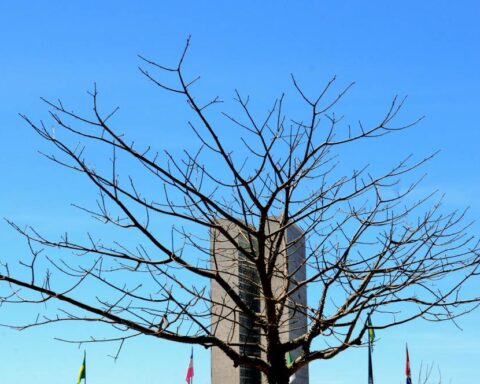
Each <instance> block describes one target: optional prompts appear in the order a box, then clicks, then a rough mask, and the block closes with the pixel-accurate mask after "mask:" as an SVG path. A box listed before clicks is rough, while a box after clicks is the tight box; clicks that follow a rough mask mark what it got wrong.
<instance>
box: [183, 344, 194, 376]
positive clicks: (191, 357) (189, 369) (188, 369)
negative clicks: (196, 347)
mask: <svg viewBox="0 0 480 384" xmlns="http://www.w3.org/2000/svg"><path fill="white" fill-rule="evenodd" d="M185 381H186V382H187V384H192V383H193V347H192V354H191V355H190V363H189V364H188V368H187V375H186V376H185Z"/></svg>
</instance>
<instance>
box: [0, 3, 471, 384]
mask: <svg viewBox="0 0 480 384" xmlns="http://www.w3.org/2000/svg"><path fill="white" fill-rule="evenodd" d="M479 17H480V3H479V2H478V1H476V0H470V1H467V0H459V1H456V2H452V1H446V0H437V1H433V0H430V1H413V0H407V1H401V2H400V1H397V2H393V1H377V0H376V1H304V0H299V1H261V2H259V1H236V2H234V1H169V2H166V1H164V2H158V1H138V2H133V1H124V0H122V1H110V0H109V1H88V0H85V1H65V0H64V1H57V0H50V1H46V0H38V1H36V0H30V1H23V0H16V1H6V0H4V1H0V41H1V44H0V132H1V141H0V172H1V179H0V180H1V181H0V216H1V217H8V218H10V219H13V220H15V221H17V222H18V223H20V224H32V225H35V226H37V227H38V228H42V229H43V230H44V231H46V232H47V233H52V234H56V233H62V232H63V231H64V230H69V231H70V232H73V233H75V232H76V231H77V232H81V233H84V232H85V231H86V230H87V229H88V228H89V225H90V224H89V221H88V219H87V218H86V217H78V218H77V217H76V216H75V213H76V211H74V210H73V209H72V208H71V207H70V206H69V203H71V202H76V201H78V200H81V201H90V200H88V196H89V194H90V193H91V192H92V189H91V188H89V187H88V186H87V185H86V184H85V182H84V181H85V180H83V179H80V178H77V177H75V176H74V175H71V174H69V173H67V172H65V171H64V170H61V169H58V168H57V167H55V166H53V164H51V163H49V162H47V161H46V160H44V159H42V158H41V157H40V156H39V155H38V153H37V151H38V150H41V149H46V146H45V143H43V142H41V141H40V140H39V138H38V137H36V136H35V135H34V134H33V132H32V131H31V130H29V129H28V128H27V127H26V125H25V124H24V123H23V122H22V121H21V120H20V119H19V118H18V115H17V113H18V112H23V113H27V114H28V115H29V116H31V117H33V118H43V117H45V116H46V110H45V107H44V105H42V103H41V102H40V100H39V97H40V96H46V97H52V98H56V97H61V98H62V100H64V101H65V102H68V104H69V105H70V106H72V107H77V106H78V108H83V107H85V106H86V102H87V97H86V93H85V91H87V90H89V89H90V88H91V85H92V83H93V82H94V81H96V82H97V83H98V85H99V87H100V89H101V91H102V92H103V93H102V95H103V98H104V99H103V100H104V102H105V103H106V104H108V105H119V106H120V107H121V115H120V116H119V118H118V120H117V121H119V122H120V123H121V125H122V126H125V127H129V129H130V132H131V133H132V137H133V136H135V137H139V138H141V139H143V140H147V141H151V142H152V143H153V144H154V145H155V146H156V147H157V148H158V149H163V148H175V147H176V146H178V145H179V144H181V145H186V146H188V145H189V142H188V137H187V138H186V139H185V136H182V140H179V138H178V137H177V136H176V133H177V132H182V131H181V129H184V124H183V119H182V115H181V113H177V112H179V111H180V110H181V108H180V107H178V106H176V101H175V100H172V99H171V98H166V97H165V94H163V93H161V92H159V91H158V90H157V89H154V88H153V87H152V86H151V85H149V84H148V83H147V82H146V81H145V80H144V78H142V77H141V75H140V74H139V73H138V70H137V66H138V64H139V61H138V59H137V57H136V55H137V54H139V53H140V54H143V55H146V56H149V57H152V58H157V59H161V60H166V61H169V60H174V59H175V58H176V57H177V54H178V52H179V50H180V49H181V47H182V46H183V43H184V40H185V37H186V36H187V35H188V34H191V35H192V37H193V40H192V49H191V52H190V56H189V62H188V68H189V71H191V72H192V73H198V74H201V75H202V82H203V83H202V85H201V86H200V87H199V92H200V95H199V96H204V95H216V94H219V95H221V96H222V97H223V98H230V97H231V96H232V95H233V90H234V89H235V88H238V89H240V90H241V91H243V92H244V93H248V94H251V95H253V96H254V97H255V99H256V100H258V101H259V103H260V104H262V103H264V102H267V101H269V100H271V99H272V98H273V97H275V96H276V95H278V93H280V92H282V91H288V92H289V91H291V85H290V83H289V74H290V73H291V72H293V73H295V74H296V75H297V76H298V77H299V78H300V79H302V80H303V81H304V82H305V83H307V84H308V89H309V90H311V91H313V90H315V89H317V85H318V87H320V85H321V84H323V82H324V81H325V80H326V79H328V78H329V77H330V76H332V75H334V74H336V75H337V76H338V78H339V81H340V82H342V83H347V82H350V81H353V80H354V81H356V82H357V85H356V87H355V88H354V90H353V92H352V94H351V95H350V96H349V98H348V99H347V100H346V102H345V105H346V107H345V108H346V111H348V113H349V115H350V117H351V118H354V119H356V118H362V119H367V120H368V119H374V118H375V117H376V116H378V113H380V112H381V111H382V110H383V108H384V107H385V106H386V104H387V103H388V101H389V100H390V99H391V97H392V96H393V95H395V94H400V95H405V94H408V95H409V102H408V105H407V108H406V112H405V116H406V117H417V116H419V115H423V114H425V115H426V116H427V118H426V120H425V121H423V122H422V123H421V125H420V126H419V127H418V128H416V129H414V130H411V131H409V132H407V133H405V134H403V135H400V136H397V137H396V138H395V140H392V141H389V142H388V144H387V146H384V147H383V148H376V149H375V151H378V152H377V153H378V154H380V155H381V156H385V161H392V162H393V161H394V160H396V159H398V158H400V157H403V156H405V155H408V154H410V153H415V154H418V155H419V156H420V155H426V154H429V153H431V152H432V151H434V150H437V149H441V150H442V152H441V154H440V155H439V156H438V157H437V158H436V160H435V161H434V162H432V163H430V164H428V165H427V167H426V168H425V171H427V172H428V174H429V176H428V178H427V180H426V182H425V183H424V184H423V186H422V188H425V190H429V189H437V188H439V189H441V190H443V191H444V192H445V193H446V204H447V206H448V207H450V208H453V209H455V208H462V207H465V206H470V207H471V210H470V213H469V218H470V219H478V218H479V217H480V203H479V200H478V196H479V195H480V182H479V177H478V169H479V165H480V151H479V150H478V143H479V139H480V131H479V120H478V111H479V110H480V109H479V104H480V96H479V95H480V92H479V89H480V71H479V68H480V50H479V49H478V42H479V41H480V23H479V22H478V20H479ZM170 103H171V104H170ZM352 115H353V116H352ZM159 127H162V128H161V129H163V130H162V131H161V134H159V129H160V128H159ZM165 127H175V129H165ZM178 127H180V128H178ZM178 129H180V131H178ZM360 160H361V154H359V153H354V154H352V158H351V161H352V163H353V162H356V161H360ZM91 196H92V198H91V200H93V199H94V196H93V195H91ZM478 229H479V225H478V224H476V225H475V227H474V231H476V232H478ZM25 254H26V247H25V245H24V243H23V242H22V241H21V239H20V238H19V237H18V236H16V235H15V234H14V233H13V232H12V231H11V230H10V229H9V228H8V227H7V225H6V224H4V223H0V259H1V260H2V261H9V260H10V261H11V260H16V259H18V258H19V257H21V256H22V255H25ZM34 317H35V313H34V312H33V311H30V310H29V309H28V308H20V307H17V308H15V309H14V310H12V311H9V312H6V311H4V310H2V309H0V322H8V321H23V320H24V321H28V320H31V319H33V318H34ZM479 323H480V311H478V312H477V313H475V314H472V315H470V316H468V317H465V318H463V319H461V320H460V321H459V324H460V325H461V327H462V328H463V331H459V330H458V329H457V328H455V327H454V326H453V325H452V324H440V325H435V324H430V323H428V324H426V323H423V322H421V321H420V322H415V323H412V324H409V325H405V326H403V327H401V328H398V329H397V330H391V331H388V332H383V333H381V332H378V333H377V336H378V337H379V338H380V341H379V342H378V345H377V347H376V350H375V371H376V382H377V383H380V384H382V383H402V382H404V374H403V366H404V343H405V342H406V341H408V343H409V346H410V350H411V358H412V369H413V372H414V376H416V373H417V372H418V368H419V365H420V363H421V362H422V361H423V362H424V363H431V362H434V363H436V364H438V365H439V366H440V368H441V371H442V376H443V378H444V382H449V379H452V383H453V384H467V383H468V384H471V383H472V382H475V381H476V379H477V378H478V377H479V376H480V366H479V364H478V361H479V359H480V348H479V346H478V341H479V340H480V331H479V329H478V324H479ZM88 331H89V330H88V329H86V328H85V327H84V326H82V325H81V324H77V325H75V326H73V325H70V326H68V327H67V326H61V327H48V328H42V329H35V330H30V331H25V332H22V333H19V332H13V331H10V330H7V329H0V340H1V342H0V382H1V383H2V384H24V383H27V382H35V383H36V384H47V383H48V384H60V383H62V384H64V383H68V382H72V383H73V382H74V380H75V378H76V374H77V371H78V368H79V365H80V362H81V358H82V354H83V352H82V350H79V349H78V348H76V347H75V346H73V345H69V344H64V343H61V342H57V341H54V340H53V337H54V336H61V337H68V336H71V335H75V336H77V335H88ZM114 351H115V346H114V345H95V346H90V347H89V348H88V358H89V361H88V376H89V379H88V383H89V384H100V383H101V384H105V383H116V384H127V383H132V382H135V383H139V384H141V383H172V384H173V383H183V382H184V381H183V380H184V379H183V378H184V374H185V370H186V366H187V363H188V356H189V347H187V346H182V345H180V346H179V345H174V344H169V343H166V342H162V341H160V342H159V341H157V340H150V339H148V338H142V339H138V340H136V341H133V342H131V343H129V344H127V345H126V346H125V349H124V351H123V353H122V355H121V357H120V359H119V360H118V361H117V362H116V363H114V362H113V361H112V359H111V358H109V357H108V355H109V354H112V353H114ZM365 352H366V351H365V350H352V351H349V352H347V353H345V354H344V355H342V356H341V357H339V358H338V359H335V360H334V361H328V362H317V363H314V364H312V366H311V367H310V372H311V383H312V384H314V383H322V384H334V383H338V384H350V383H352V384H353V383H358V382H362V381H363V380H365V382H366V355H365ZM195 369H196V376H195V382H196V384H208V383H209V382H210V378H209V352H208V351H205V350H201V349H200V348H197V349H196V357H195Z"/></svg>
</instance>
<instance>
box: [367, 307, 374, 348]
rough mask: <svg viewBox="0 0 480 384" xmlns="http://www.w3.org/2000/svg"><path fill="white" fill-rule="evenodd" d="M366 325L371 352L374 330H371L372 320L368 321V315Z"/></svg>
mask: <svg viewBox="0 0 480 384" xmlns="http://www.w3.org/2000/svg"><path fill="white" fill-rule="evenodd" d="M367 325H368V344H369V346H370V348H372V350H373V342H374V341H375V329H373V326H372V320H371V319H370V315H368V319H367Z"/></svg>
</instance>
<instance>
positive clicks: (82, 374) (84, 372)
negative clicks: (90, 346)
mask: <svg viewBox="0 0 480 384" xmlns="http://www.w3.org/2000/svg"><path fill="white" fill-rule="evenodd" d="M82 379H83V380H87V353H86V352H85V351H84V352H83V363H82V365H81V367H80V372H78V379H77V384H80V381H82Z"/></svg>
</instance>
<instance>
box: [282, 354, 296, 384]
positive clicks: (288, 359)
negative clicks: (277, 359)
mask: <svg viewBox="0 0 480 384" xmlns="http://www.w3.org/2000/svg"><path fill="white" fill-rule="evenodd" d="M285 360H286V362H287V368H291V367H292V365H293V359H292V355H291V354H290V352H287V353H286V354H285ZM296 378H297V376H296V375H295V373H294V374H293V375H292V376H290V378H289V380H288V382H289V383H293V382H294V381H295V379H296Z"/></svg>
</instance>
